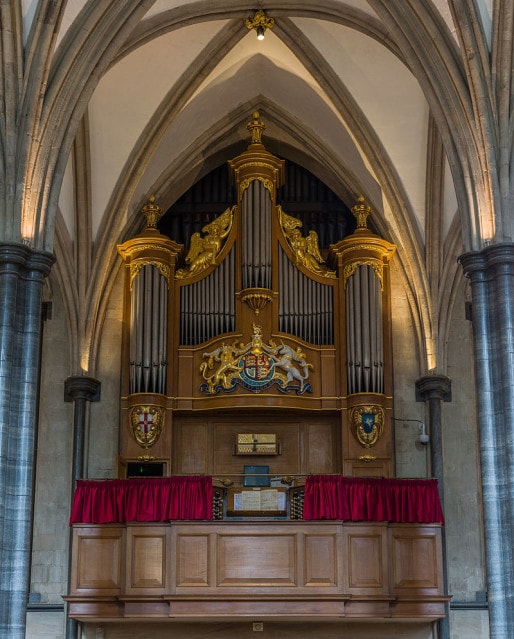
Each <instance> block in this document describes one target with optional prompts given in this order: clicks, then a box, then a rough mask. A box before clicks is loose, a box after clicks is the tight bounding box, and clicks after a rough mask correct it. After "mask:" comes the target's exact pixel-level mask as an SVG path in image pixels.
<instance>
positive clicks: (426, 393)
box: [416, 375, 451, 639]
mask: <svg viewBox="0 0 514 639" xmlns="http://www.w3.org/2000/svg"><path fill="white" fill-rule="evenodd" d="M416 400H417V401H418V402H425V403H426V404H427V405H428V434H429V435H430V466H431V471H430V473H431V475H432V477H435V478H436V479H437V481H438V487H439V497H440V499H441V506H442V507H443V512H444V483H443V482H444V470H443V436H442V419H441V403H442V402H448V401H451V380H450V378H449V377H445V376H444V375H426V376H425V377H421V378H420V379H418V380H417V382H416ZM442 547H443V548H442V550H443V583H444V591H445V593H447V592H448V572H447V565H446V539H445V534H444V528H443V530H442ZM445 608H446V618H444V619H440V620H439V621H438V624H437V625H438V637H440V639H450V621H449V613H450V606H449V605H448V604H446V606H445Z"/></svg>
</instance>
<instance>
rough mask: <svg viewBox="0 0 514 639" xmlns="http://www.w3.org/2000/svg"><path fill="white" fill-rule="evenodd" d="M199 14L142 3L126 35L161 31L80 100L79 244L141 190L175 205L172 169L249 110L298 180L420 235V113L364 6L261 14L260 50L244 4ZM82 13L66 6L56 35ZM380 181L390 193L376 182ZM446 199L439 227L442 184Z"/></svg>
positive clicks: (409, 79)
mask: <svg viewBox="0 0 514 639" xmlns="http://www.w3.org/2000/svg"><path fill="white" fill-rule="evenodd" d="M150 4H151V3H148V5H150ZM439 5H440V9H441V11H443V16H444V18H445V19H447V20H449V19H450V18H449V15H448V11H447V8H446V9H445V6H444V5H445V3H442V2H439ZM28 6H29V5H28ZM204 7H205V4H203V5H202V3H197V4H194V3H191V4H184V3H181V2H173V1H167V0H158V1H157V2H155V3H153V5H152V6H149V9H148V11H147V13H146V15H145V16H144V18H143V21H142V22H141V24H140V26H139V29H140V30H143V29H144V25H145V24H148V25H154V26H155V25H156V24H160V25H161V26H162V28H160V29H158V30H155V31H152V30H150V33H151V35H150V36H149V37H147V38H145V39H144V40H143V41H142V43H141V44H140V46H137V47H135V48H132V49H131V50H130V51H129V53H128V54H127V55H122V56H119V57H118V58H116V60H115V62H114V63H113V64H112V66H111V67H110V68H109V70H108V71H107V73H106V74H105V75H104V76H103V78H102V80H101V81H100V83H99V84H98V86H97V89H96V91H95V92H94V94H93V97H92V99H91V101H90V103H89V107H88V109H87V113H86V117H87V122H88V131H89V141H90V148H89V153H90V156H89V160H88V162H89V164H90V175H89V180H90V189H91V196H90V202H91V209H92V210H91V218H92V228H93V237H96V234H97V233H98V232H99V230H100V229H101V228H102V225H104V226H105V225H106V224H108V223H109V222H108V220H109V217H110V216H112V214H113V209H116V210H117V211H118V215H119V209H123V210H124V215H125V214H126V215H127V216H128V217H130V216H131V215H132V214H133V213H134V210H135V209H137V208H138V207H140V206H141V203H142V202H144V200H145V199H146V197H148V195H149V194H150V193H151V192H155V193H157V194H159V192H160V193H162V194H163V196H164V198H165V199H166V198H168V199H169V198H173V197H177V196H178V195H180V193H177V192H176V190H173V189H171V190H170V188H169V185H168V184H166V182H167V181H169V180H172V178H173V176H175V178H179V179H178V181H179V182H180V177H181V176H180V175H177V171H178V172H179V173H180V171H189V173H190V176H193V175H195V174H196V173H197V172H198V171H201V167H199V166H198V160H197V161H196V164H195V161H194V159H193V158H194V157H196V156H198V154H201V155H202V157H205V156H206V155H208V154H209V146H211V148H214V147H216V148H217V145H218V146H219V142H217V139H218V138H219V137H221V136H222V135H224V136H225V137H226V139H231V137H230V136H232V141H233V139H234V138H238V137H239V138H245V137H246V136H247V132H246V127H245V124H246V120H247V118H248V117H249V116H250V114H251V110H252V109H253V108H260V109H261V113H262V117H263V118H264V119H265V120H266V123H267V125H268V129H267V134H268V135H269V136H273V137H276V138H277V139H283V140H285V141H287V143H288V145H289V146H291V147H296V148H298V149H300V150H302V152H303V153H305V155H306V156H309V157H311V158H313V164H312V166H311V167H310V168H311V170H312V169H313V168H315V169H316V171H315V172H316V173H318V175H319V176H320V177H321V178H322V179H324V180H325V181H327V182H329V183H330V186H331V187H332V188H335V189H336V190H337V186H338V183H339V185H340V188H339V192H340V195H341V196H343V197H346V199H347V198H348V197H349V194H352V195H353V196H356V195H357V194H358V193H359V192H360V191H367V192H365V195H367V196H368V197H370V198H371V200H372V203H373V205H374V207H375V208H377V209H378V211H379V213H380V214H381V215H384V216H385V219H387V224H388V225H389V226H390V228H391V229H392V231H393V232H394V233H395V234H396V233H399V234H400V235H401V231H402V229H401V228H400V227H401V226H402V225H403V224H404V221H403V220H404V218H405V216H407V218H408V219H409V224H410V225H411V226H412V228H413V229H414V230H413V233H414V235H417V236H418V237H419V238H420V239H422V237H423V234H424V226H425V215H426V211H425V191H426V184H425V180H426V140H427V127H428V114H429V109H428V105H427V102H426V100H425V97H424V95H423V93H422V91H421V89H420V87H419V85H418V83H417V81H416V80H415V78H414V76H413V75H412V73H411V72H410V70H409V68H408V65H407V63H406V62H405V61H402V60H400V59H399V57H398V56H397V55H395V53H394V52H392V51H391V49H390V48H389V45H388V44H387V43H383V42H381V41H380V39H379V38H378V37H377V36H376V32H377V27H378V28H379V27H380V22H379V20H378V18H377V16H376V14H375V12H374V11H373V9H372V7H371V6H370V4H368V2H365V1H358V0H353V1H351V2H341V3H338V2H337V3H331V4H330V5H329V8H332V9H333V10H334V11H333V13H332V15H330V14H329V12H328V11H327V10H323V11H322V10H321V8H319V7H316V8H315V9H314V8H313V7H312V5H295V7H292V6H290V5H280V6H278V7H277V8H276V10H275V11H274V9H273V7H269V8H267V9H266V11H267V15H269V16H270V17H274V18H275V21H276V24H275V27H274V28H273V30H268V31H267V34H266V38H265V39H264V40H263V41H257V39H256V37H255V32H254V31H251V32H250V31H248V29H247V28H246V26H245V24H244V18H245V17H246V16H252V15H253V13H254V10H255V9H254V8H253V7H251V6H249V7H248V9H241V6H240V5H235V4H233V3H232V4H231V3H228V4H227V5H226V6H224V5H223V4H219V7H217V8H218V9H219V11H217V13H216V14H215V15H213V13H212V11H210V12H208V13H206V14H205V15H203V14H202V9H203V8H204ZM82 8H83V3H82V2H70V3H68V7H67V10H66V12H65V15H64V18H63V21H62V24H61V32H60V34H59V38H60V39H61V38H62V34H63V33H64V31H65V30H66V29H67V28H69V26H70V25H71V24H72V23H73V21H74V20H75V21H76V20H80V17H81V15H80V11H81V9H82ZM27 15H28V13H27ZM224 15H226V16H227V17H226V19H223V16H224ZM215 18H216V19H215ZM356 25H357V28H355V26H356ZM152 28H153V27H152ZM450 28H451V24H450ZM227 119H228V120H230V122H227ZM277 120H278V121H277ZM363 141H364V142H365V143H364V142H363ZM265 142H266V137H265ZM202 147H203V148H202ZM188 151H189V156H188ZM186 167H187V168H186ZM384 175H387V176H388V178H387V179H388V181H389V182H394V184H392V183H389V184H388V185H387V186H386V185H385V184H383V181H384ZM72 176H73V172H72V171H70V170H68V171H67V172H66V175H65V181H64V184H63V189H62V192H61V198H60V209H61V213H62V215H63V216H64V219H65V221H66V226H67V228H68V231H69V232H70V234H71V235H73V228H74V223H73V219H74V211H73V210H72V206H71V204H72V203H71V198H70V194H71V193H72V191H73V188H72V185H70V184H66V182H67V181H69V180H71V179H72ZM182 177H183V183H184V184H188V183H189V182H191V179H192V177H187V176H185V175H184V176H182ZM447 189H448V190H449V192H448V193H447V196H446V199H445V201H446V202H447V203H448V204H449V207H448V210H446V211H445V213H444V215H445V218H446V221H445V224H446V226H447V227H448V226H449V224H450V221H451V219H452V217H453V216H454V215H455V208H454V198H453V197H452V194H451V181H448V182H447ZM392 190H400V191H401V193H402V194H403V197H402V202H403V206H404V211H403V212H402V215H401V216H400V217H398V215H397V212H396V211H395V210H394V209H395V205H394V204H393V203H392V202H391V201H389V198H388V196H387V193H388V192H390V191H392ZM121 192H122V193H121ZM165 194H167V196H166V195H165ZM171 203H172V202H170V201H165V202H163V204H164V205H166V206H168V205H169V204H171ZM348 203H349V204H350V205H351V204H352V202H348ZM120 224H121V221H120Z"/></svg>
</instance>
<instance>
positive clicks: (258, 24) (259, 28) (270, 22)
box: [245, 9, 275, 40]
mask: <svg viewBox="0 0 514 639" xmlns="http://www.w3.org/2000/svg"><path fill="white" fill-rule="evenodd" d="M245 24H246V26H247V28H248V29H255V31H256V32H257V40H264V32H265V31H266V29H273V26H274V24H275V20H274V18H268V17H267V15H266V14H265V13H264V11H263V10H262V9H259V11H256V12H255V15H254V16H253V18H246V20H245Z"/></svg>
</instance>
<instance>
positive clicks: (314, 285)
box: [278, 247, 334, 346]
mask: <svg viewBox="0 0 514 639" xmlns="http://www.w3.org/2000/svg"><path fill="white" fill-rule="evenodd" d="M333 307H334V303H333V288H332V286H329V285H327V284H321V283H320V282H318V281H316V280H313V279H311V278H310V277H307V275H305V274H304V273H302V271H300V270H299V269H298V268H296V266H295V265H294V264H293V263H292V262H291V261H290V260H289V258H288V257H287V255H286V253H285V251H284V250H283V249H282V247H279V309H278V321H279V330H280V331H282V332H284V333H290V334H292V335H295V336H296V337H299V338H300V339H303V340H304V341H306V342H309V343H311V344H316V345H318V346H326V345H330V344H333V343H334V329H333V325H334V313H333Z"/></svg>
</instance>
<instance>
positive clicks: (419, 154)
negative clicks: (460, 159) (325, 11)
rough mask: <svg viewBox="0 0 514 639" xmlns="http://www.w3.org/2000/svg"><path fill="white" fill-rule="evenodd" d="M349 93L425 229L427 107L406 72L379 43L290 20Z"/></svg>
mask: <svg viewBox="0 0 514 639" xmlns="http://www.w3.org/2000/svg"><path fill="white" fill-rule="evenodd" d="M295 23H296V24H297V25H298V26H299V28H300V29H301V30H302V32H303V33H304V34H305V35H306V37H307V38H309V39H310V41H311V42H312V43H313V44H314V46H315V47H316V48H317V49H318V50H319V51H320V52H321V54H322V55H323V56H324V58H325V60H326V61H327V63H328V64H329V65H330V66H331V67H332V68H333V69H334V71H335V72H336V73H337V75H338V76H339V77H340V79H341V81H342V83H343V84H344V85H345V86H346V87H347V88H348V89H349V90H350V92H351V94H352V96H353V98H354V99H355V101H356V102H357V103H358V105H359V106H360V108H361V109H362V111H363V113H364V115H365V117H366V118H367V120H368V122H369V123H370V125H371V126H372V127H373V130H374V132H375V134H376V135H377V136H378V138H379V139H380V141H381V143H382V145H383V147H384V148H385V150H386V152H387V154H388V156H389V158H390V160H391V162H392V163H393V165H394V168H395V170H396V171H397V173H398V175H399V177H400V180H401V182H402V185H403V188H404V189H405V192H406V193H407V195H408V199H409V202H410V205H411V207H412V212H414V214H415V215H416V217H417V219H418V224H419V228H420V229H421V231H423V229H424V220H425V178H426V155H425V154H426V141H427V122H428V105H427V102H426V100H425V98H424V95H423V93H422V91H421V89H420V87H419V85H418V84H417V82H416V80H415V79H414V77H413V75H412V74H411V73H410V72H409V70H408V69H407V68H406V67H405V66H404V65H403V64H401V62H400V61H399V60H398V59H397V58H396V56H394V55H393V54H391V53H390V52H389V51H388V50H387V49H386V48H385V47H383V46H381V45H380V44H379V43H378V42H376V41H375V40H373V39H372V38H369V37H367V36H365V35H363V34H361V33H359V32H357V31H354V30H351V29H348V28H346V27H344V26H341V25H337V24H334V23H329V22H321V21H317V20H308V19H295Z"/></svg>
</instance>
